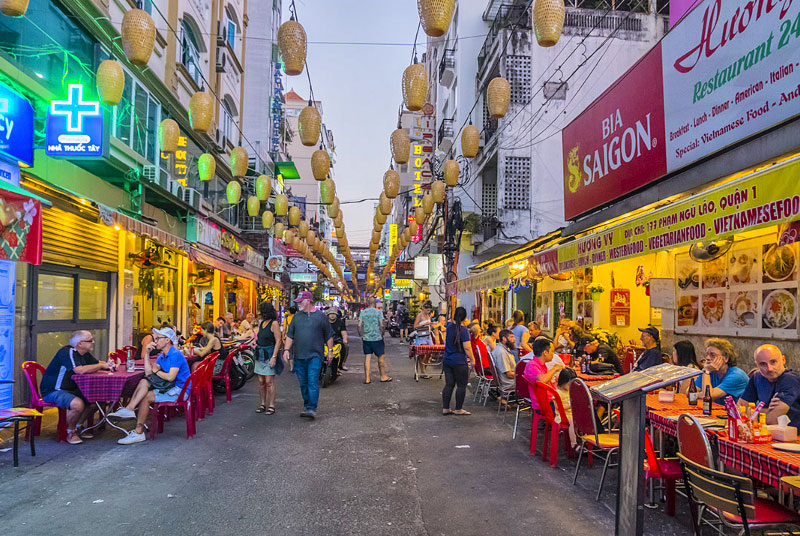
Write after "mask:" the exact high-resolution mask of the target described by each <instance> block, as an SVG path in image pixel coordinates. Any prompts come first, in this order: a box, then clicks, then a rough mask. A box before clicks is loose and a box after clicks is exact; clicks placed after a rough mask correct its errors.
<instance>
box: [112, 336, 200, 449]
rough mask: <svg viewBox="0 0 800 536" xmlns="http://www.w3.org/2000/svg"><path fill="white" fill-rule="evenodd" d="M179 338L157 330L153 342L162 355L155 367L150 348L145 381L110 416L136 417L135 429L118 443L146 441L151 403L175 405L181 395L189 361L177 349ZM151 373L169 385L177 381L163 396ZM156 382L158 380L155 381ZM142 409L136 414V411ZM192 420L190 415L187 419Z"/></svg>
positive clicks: (126, 443) (145, 364)
mask: <svg viewBox="0 0 800 536" xmlns="http://www.w3.org/2000/svg"><path fill="white" fill-rule="evenodd" d="M177 342H178V338H177V336H176V335H175V331H173V330H172V328H163V329H154V330H153V342H152V343H150V344H151V345H153V346H154V347H155V348H158V350H159V354H158V359H157V360H156V363H155V365H151V364H150V357H149V353H150V352H149V349H148V352H147V353H146V354H145V358H144V378H142V379H141V380H139V385H137V386H136V391H134V393H133V396H132V397H131V400H130V402H128V405H127V406H125V407H122V408H120V409H118V410H117V411H115V412H114V413H109V414H108V416H109V417H116V418H118V419H133V418H134V417H136V428H134V429H133V430H131V431H130V432H128V435H127V436H125V437H123V438H122V439H120V440H119V441H117V443H119V444H120V445H130V444H133V443H139V442H140V441H144V440H145V435H144V429H145V423H146V422H147V417H148V416H149V415H150V404H152V403H153V402H175V401H176V400H178V395H179V394H180V392H181V389H182V388H183V385H184V384H185V383H186V380H187V379H188V378H189V374H190V372H189V365H188V363H186V358H185V357H183V354H182V353H181V352H180V350H178V349H177V348H175V344H177ZM151 374H154V375H155V376H156V377H157V378H160V379H161V380H165V381H167V382H175V385H174V387H172V388H170V389H169V390H168V391H167V392H165V393H162V392H160V391H158V390H155V388H154V387H153V383H151V380H150V379H148V377H150V375H151ZM153 381H156V382H157V381H158V380H156V379H155V378H153ZM137 406H138V407H139V410H138V412H137V413H134V411H133V410H134V409H135V408H136V407H137ZM186 418H187V419H188V418H190V417H189V416H187V417H186Z"/></svg>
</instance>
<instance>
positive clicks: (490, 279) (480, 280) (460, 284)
mask: <svg viewBox="0 0 800 536" xmlns="http://www.w3.org/2000/svg"><path fill="white" fill-rule="evenodd" d="M510 280H511V274H510V266H509V265H508V264H506V265H505V266H501V267H499V268H495V269H494V270H488V271H486V272H483V273H480V274H477V275H473V276H471V277H467V278H464V279H459V280H458V281H456V282H455V283H456V289H457V293H458V294H463V293H466V292H478V291H481V290H490V289H493V288H501V287H507V286H508V283H509V281H510Z"/></svg>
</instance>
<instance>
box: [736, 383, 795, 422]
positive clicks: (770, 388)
mask: <svg viewBox="0 0 800 536" xmlns="http://www.w3.org/2000/svg"><path fill="white" fill-rule="evenodd" d="M774 396H777V397H778V400H780V401H781V402H783V403H785V404H787V405H788V406H789V412H788V413H787V414H786V415H787V416H788V417H789V424H790V425H791V426H795V427H798V426H800V378H798V376H797V373H796V372H794V371H793V370H789V369H786V371H784V373H783V374H781V375H780V376H778V378H777V379H776V380H775V381H774V382H771V381H769V380H768V379H766V378H765V377H764V376H762V375H761V373H760V372H756V373H755V374H753V377H752V378H750V381H748V382H747V387H745V389H744V392H743V393H742V396H741V398H742V400H746V401H747V402H763V403H764V404H766V405H767V406H769V402H770V400H772V397H774Z"/></svg>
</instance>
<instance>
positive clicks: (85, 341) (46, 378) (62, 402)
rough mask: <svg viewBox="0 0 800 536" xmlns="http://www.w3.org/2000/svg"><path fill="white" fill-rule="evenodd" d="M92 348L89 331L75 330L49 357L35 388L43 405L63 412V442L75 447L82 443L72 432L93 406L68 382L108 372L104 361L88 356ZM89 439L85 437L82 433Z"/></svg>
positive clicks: (75, 433) (87, 435) (71, 382)
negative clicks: (64, 413) (37, 389)
mask: <svg viewBox="0 0 800 536" xmlns="http://www.w3.org/2000/svg"><path fill="white" fill-rule="evenodd" d="M93 347H94V337H92V334H91V332H89V331H84V330H80V331H76V332H74V333H73V334H72V337H70V339H69V346H64V347H63V348H61V349H60V350H59V351H58V352H56V355H55V356H54V357H53V360H52V361H50V364H49V365H47V369H45V371H44V375H42V383H41V385H40V386H39V389H40V390H41V393H42V399H43V400H44V401H45V402H49V403H51V404H55V405H56V406H58V407H59V408H64V409H66V410H67V443H69V444H70V445H77V444H79V443H83V441H81V438H80V434H79V433H78V430H77V429H76V428H77V426H78V425H79V424H83V423H84V421H86V418H87V417H89V414H90V413H91V411H92V409H93V408H94V406H92V405H91V404H89V403H88V402H87V401H86V398H84V396H83V394H82V393H81V390H80V389H79V388H78V384H76V383H75V380H73V379H72V375H73V374H89V373H91V372H95V371H98V370H109V369H112V367H113V365H111V364H110V363H108V362H107V361H97V359H95V357H94V356H93V355H92V354H91V353H90V350H91V349H92V348H93ZM84 437H86V438H87V439H88V438H89V434H84Z"/></svg>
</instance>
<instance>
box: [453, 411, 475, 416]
mask: <svg viewBox="0 0 800 536" xmlns="http://www.w3.org/2000/svg"><path fill="white" fill-rule="evenodd" d="M453 415H458V416H463V415H472V413H470V412H469V411H464V410H461V412H460V413H459V412H458V411H454V412H453Z"/></svg>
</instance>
